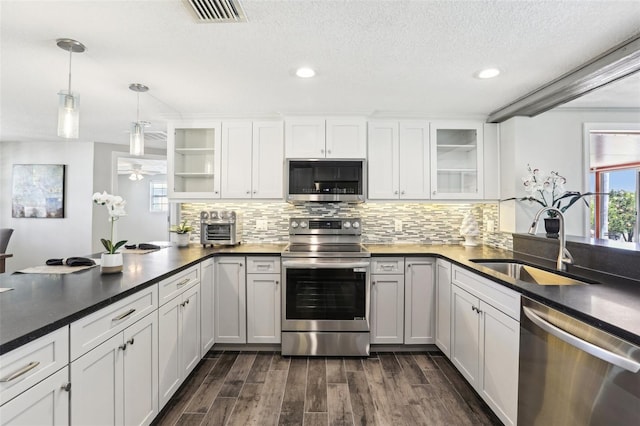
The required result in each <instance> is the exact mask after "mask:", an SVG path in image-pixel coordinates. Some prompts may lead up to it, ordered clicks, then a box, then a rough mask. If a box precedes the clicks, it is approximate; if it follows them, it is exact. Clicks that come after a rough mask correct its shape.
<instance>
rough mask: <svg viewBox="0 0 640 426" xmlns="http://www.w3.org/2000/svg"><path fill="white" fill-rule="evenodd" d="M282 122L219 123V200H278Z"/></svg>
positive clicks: (280, 179) (279, 195) (280, 180)
mask: <svg viewBox="0 0 640 426" xmlns="http://www.w3.org/2000/svg"><path fill="white" fill-rule="evenodd" d="M282 145H283V143H282V122H277V121H265V122H253V123H252V122H251V121H237V122H224V123H222V167H221V169H222V185H221V191H220V192H221V196H222V198H233V199H238V198H282V168H283V157H282V149H283V147H282Z"/></svg>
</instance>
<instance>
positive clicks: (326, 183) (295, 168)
mask: <svg viewBox="0 0 640 426" xmlns="http://www.w3.org/2000/svg"><path fill="white" fill-rule="evenodd" d="M285 167H286V170H285V176H286V179H285V191H286V194H287V195H286V200H287V201H288V202H290V203H304V202H307V201H319V202H346V203H362V202H364V200H365V198H366V188H367V167H366V160H364V159H335V158H326V159H325V158H314V159H293V158H292V159H287V161H286V164H285Z"/></svg>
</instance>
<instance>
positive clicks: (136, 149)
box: [129, 83, 149, 155]
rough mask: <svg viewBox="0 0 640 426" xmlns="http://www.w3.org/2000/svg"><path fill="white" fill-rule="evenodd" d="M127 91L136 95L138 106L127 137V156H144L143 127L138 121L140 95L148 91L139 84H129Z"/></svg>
mask: <svg viewBox="0 0 640 426" xmlns="http://www.w3.org/2000/svg"><path fill="white" fill-rule="evenodd" d="M129 89H130V90H133V91H134V92H136V93H137V94H138V104H137V109H136V121H134V122H133V123H131V136H130V137H129V154H131V155H144V125H145V123H144V122H143V121H140V93H144V92H146V91H148V90H149V88H148V87H147V86H145V85H144V84H140V83H131V84H130V85H129Z"/></svg>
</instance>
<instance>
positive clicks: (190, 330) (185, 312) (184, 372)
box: [158, 282, 200, 407]
mask: <svg viewBox="0 0 640 426" xmlns="http://www.w3.org/2000/svg"><path fill="white" fill-rule="evenodd" d="M158 322H159V328H160V336H159V339H158V358H159V361H158V363H159V372H160V373H159V386H160V390H159V394H160V396H159V399H160V407H163V406H164V405H165V404H166V403H167V402H168V401H169V399H170V398H171V396H172V395H173V394H174V393H175V391H176V390H177V389H178V387H180V385H181V384H182V382H183V381H184V379H186V378H187V376H188V375H189V373H191V371H192V370H193V369H194V368H195V366H196V365H197V364H198V362H199V361H200V283H199V282H195V283H193V284H192V285H191V286H189V287H187V288H185V289H184V292H183V293H182V294H181V295H179V296H177V297H176V298H174V299H172V300H171V301H169V302H167V303H165V304H164V305H162V306H160V308H159V309H158Z"/></svg>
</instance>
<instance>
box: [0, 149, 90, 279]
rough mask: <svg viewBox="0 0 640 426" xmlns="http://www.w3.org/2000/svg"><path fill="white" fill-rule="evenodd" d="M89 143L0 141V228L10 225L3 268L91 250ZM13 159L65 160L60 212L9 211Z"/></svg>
mask: <svg viewBox="0 0 640 426" xmlns="http://www.w3.org/2000/svg"><path fill="white" fill-rule="evenodd" d="M93 150H94V144H93V143H86V142H66V141H60V142H56V143H51V142H0V194H2V195H1V196H0V228H13V229H15V231H14V233H13V236H12V237H11V240H10V242H9V247H8V249H7V251H8V252H9V253H13V257H12V258H9V259H7V261H6V269H7V272H8V273H11V272H13V271H16V270H19V269H21V268H25V267H27V266H34V265H42V264H44V262H45V261H46V260H47V259H49V258H54V257H69V256H83V255H86V254H88V253H91V252H92V250H91V222H92V209H93V203H92V201H91V195H92V194H93ZM13 164H65V165H66V166H67V167H66V177H65V185H66V186H65V217H64V218H62V219H25V218H22V219H20V218H12V217H11V193H12V190H11V174H12V169H13V167H12V166H13Z"/></svg>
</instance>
